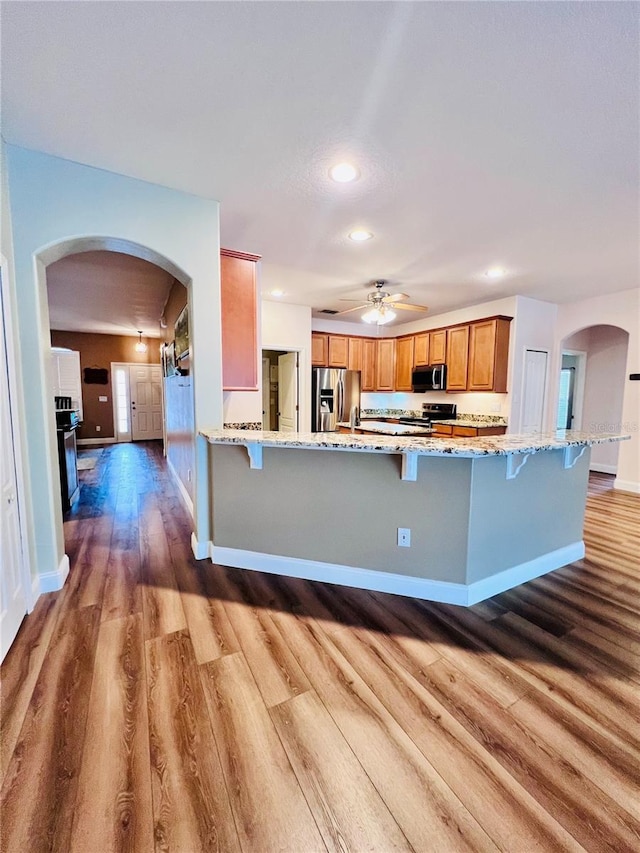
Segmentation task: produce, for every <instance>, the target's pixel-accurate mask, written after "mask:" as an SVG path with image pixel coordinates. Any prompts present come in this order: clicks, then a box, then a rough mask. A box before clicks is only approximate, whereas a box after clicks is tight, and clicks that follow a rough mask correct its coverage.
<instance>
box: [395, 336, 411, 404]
mask: <svg viewBox="0 0 640 853" xmlns="http://www.w3.org/2000/svg"><path fill="white" fill-rule="evenodd" d="M414 343H415V342H414V338H413V335H412V336H411V337H407V338H397V339H396V375H395V389H396V391H411V373H412V371H413V358H414V356H413V352H414Z"/></svg>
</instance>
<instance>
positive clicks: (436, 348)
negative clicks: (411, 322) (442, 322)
mask: <svg viewBox="0 0 640 853" xmlns="http://www.w3.org/2000/svg"><path fill="white" fill-rule="evenodd" d="M446 360H447V330H446V329H436V330H435V331H434V332H430V333H429V364H444V363H445V362H446Z"/></svg>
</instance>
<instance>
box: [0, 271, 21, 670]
mask: <svg viewBox="0 0 640 853" xmlns="http://www.w3.org/2000/svg"><path fill="white" fill-rule="evenodd" d="M0 308H1V309H2V310H1V312H0V313H1V316H0V361H2V364H1V365H0V434H1V435H2V441H1V442H0V501H1V506H2V509H1V510H0V635H1V639H0V643H1V645H0V660H3V659H4V656H5V654H6V653H7V651H8V650H9V646H10V645H11V643H12V642H13V640H14V638H15V636H16V634H17V633H18V628H19V627H20V623H21V622H22V620H23V619H24V616H25V614H26V612H27V592H26V590H25V588H24V582H25V581H24V575H25V571H24V564H23V560H24V554H23V550H22V537H21V533H20V515H19V508H18V483H17V476H16V454H15V442H14V435H13V426H12V418H11V393H10V386H9V373H8V359H7V351H6V338H5V325H4V319H5V318H4V303H3V301H2V288H1V286H0Z"/></svg>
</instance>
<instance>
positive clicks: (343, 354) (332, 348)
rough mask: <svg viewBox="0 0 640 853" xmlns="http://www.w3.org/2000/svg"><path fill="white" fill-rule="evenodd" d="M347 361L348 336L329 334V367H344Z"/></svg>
mask: <svg viewBox="0 0 640 853" xmlns="http://www.w3.org/2000/svg"><path fill="white" fill-rule="evenodd" d="M348 361H349V338H347V336H346V335H329V360H328V366H329V367H346V366H347V363H348Z"/></svg>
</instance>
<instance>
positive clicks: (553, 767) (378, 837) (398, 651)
mask: <svg viewBox="0 0 640 853" xmlns="http://www.w3.org/2000/svg"><path fill="white" fill-rule="evenodd" d="M81 482H82V486H81V497H80V501H79V503H78V504H77V505H76V506H75V507H74V508H73V510H72V511H71V513H69V514H68V516H67V519H66V521H65V536H66V537H67V552H68V553H69V555H70V558H71V573H70V577H69V579H68V580H67V583H66V584H65V587H64V589H62V590H61V591H60V592H58V593H50V594H47V595H44V596H42V597H41V598H40V599H39V601H38V604H37V606H36V609H35V611H34V612H33V613H32V614H31V615H30V616H28V617H27V618H26V619H25V621H24V622H23V625H22V627H21V629H20V632H19V634H18V637H17V638H16V641H15V643H14V645H13V647H12V649H11V650H10V652H9V654H8V656H7V659H6V660H5V662H4V664H3V666H2V670H1V673H0V675H1V687H2V707H1V726H2V730H1V731H2V749H1V753H0V754H1V765H0V769H1V772H2V789H1V804H0V807H1V814H0V817H1V823H0V850H1V851H2V853H41V851H42V853H44V851H61V853H63V852H64V853H68V851H71V853H117V852H118V851H130V852H131V853H151V851H175V853H201V851H219V853H231V851H243V853H275V851H291V853H316V851H318V852H319V851H341V853H364V851H379V853H390V851H396V850H407V851H408V850H414V851H419V853H431V852H432V851H434V853H438V851H442V853H459V852H460V853H461V851H485V850H487V851H489V850H492V851H493V850H501V851H506V853H529V851H540V852H541V853H545V851H549V853H552V852H553V853H555V851H574V850H575V851H579V850H586V851H594V853H595V851H598V853H600V851H607V850H611V851H614V850H615V851H616V853H623V851H635V853H637V851H638V850H640V795H639V791H640V631H639V628H640V598H639V596H638V593H639V592H640V571H639V564H640V497H638V496H635V495H631V494H626V493H623V492H614V491H613V489H612V478H611V477H609V476H607V475H601V474H594V475H592V477H591V480H590V488H589V497H588V506H587V513H586V521H585V534H584V537H585V542H586V546H587V554H586V558H585V559H584V560H580V561H578V562H577V563H574V564H572V565H571V566H567V567H565V568H563V569H560V570H558V571H556V572H553V573H552V574H550V575H547V576H545V577H543V578H539V579H538V580H535V581H532V582H530V583H528V584H524V585H523V586H521V587H518V588H517V589H514V590H510V591H509V592H505V593H503V594H502V595H498V596H496V597H495V598H493V599H490V600H488V601H485V602H482V603H481V604H478V605H475V606H474V607H471V608H468V609H465V608H457V607H453V606H446V605H438V604H433V603H430V602H422V601H417V600H415V599H408V598H401V597H396V596H390V595H384V594H379V593H371V592H366V591H362V590H355V589H346V588H341V587H337V586H331V585H330V584H321V583H312V582H307V581H302V580H296V579H289V578H282V577H276V576H272V575H265V574H261V573H258V572H251V571H241V570H237V569H230V568H225V567H222V566H214V565H212V564H211V563H210V562H208V561H200V562H197V561H195V560H194V558H193V556H192V554H191V550H190V547H189V537H190V525H189V519H188V516H187V514H186V511H185V509H184V507H183V505H182V503H181V500H180V497H179V495H178V493H177V491H176V488H175V485H174V483H173V480H172V478H171V476H170V475H169V473H168V471H167V469H166V466H165V463H164V460H163V458H162V454H161V448H160V447H159V446H158V445H157V444H156V443H154V442H148V443H137V444H129V445H126V444H125V445H113V446H110V447H106V448H105V449H104V451H103V452H102V454H101V455H100V458H99V461H98V464H97V466H96V468H94V469H92V470H89V471H84V472H81ZM250 523H251V520H250V519H247V524H250Z"/></svg>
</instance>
